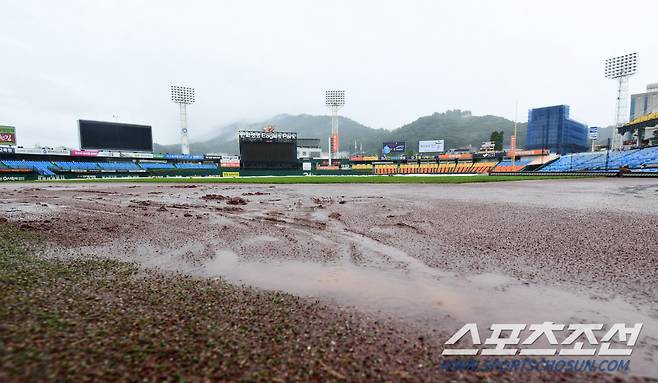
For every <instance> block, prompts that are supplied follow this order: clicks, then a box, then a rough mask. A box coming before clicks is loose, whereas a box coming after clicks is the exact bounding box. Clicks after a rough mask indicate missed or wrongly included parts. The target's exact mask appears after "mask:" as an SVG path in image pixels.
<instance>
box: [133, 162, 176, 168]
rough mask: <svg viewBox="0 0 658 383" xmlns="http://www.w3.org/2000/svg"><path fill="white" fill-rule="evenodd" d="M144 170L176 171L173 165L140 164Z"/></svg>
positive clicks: (158, 163) (157, 163)
mask: <svg viewBox="0 0 658 383" xmlns="http://www.w3.org/2000/svg"><path fill="white" fill-rule="evenodd" d="M139 166H141V167H142V169H147V170H148V169H176V167H174V165H173V164H169V163H160V162H140V163H139Z"/></svg>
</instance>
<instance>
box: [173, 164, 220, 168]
mask: <svg viewBox="0 0 658 383" xmlns="http://www.w3.org/2000/svg"><path fill="white" fill-rule="evenodd" d="M175 166H176V168H177V169H217V165H215V164H193V163H181V164H176V165H175Z"/></svg>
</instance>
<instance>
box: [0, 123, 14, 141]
mask: <svg viewBox="0 0 658 383" xmlns="http://www.w3.org/2000/svg"><path fill="white" fill-rule="evenodd" d="M0 145H6V146H11V145H16V128H14V127H13V126H4V125H0Z"/></svg>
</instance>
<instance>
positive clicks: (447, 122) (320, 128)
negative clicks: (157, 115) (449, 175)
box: [154, 109, 527, 154]
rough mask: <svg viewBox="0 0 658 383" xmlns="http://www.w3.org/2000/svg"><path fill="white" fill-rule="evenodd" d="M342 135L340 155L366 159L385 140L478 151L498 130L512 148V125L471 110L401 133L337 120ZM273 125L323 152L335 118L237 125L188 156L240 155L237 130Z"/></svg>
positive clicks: (426, 119)
mask: <svg viewBox="0 0 658 383" xmlns="http://www.w3.org/2000/svg"><path fill="white" fill-rule="evenodd" d="M338 118H339V122H338V132H339V135H340V150H341V151H348V152H355V150H354V145H355V141H356V143H357V147H358V148H359V149H360V148H361V147H363V151H364V152H365V153H367V154H380V153H381V149H382V143H383V142H387V141H406V142H407V151H412V152H416V151H417V150H418V141H419V140H434V139H436V140H445V147H446V149H448V148H462V147H467V146H469V145H470V146H472V147H474V148H476V149H477V148H479V147H480V145H481V144H482V142H483V141H489V138H490V136H491V133H493V132H494V131H503V132H504V143H505V145H506V146H507V145H509V140H510V135H511V134H512V132H513V130H514V123H513V122H512V121H510V120H508V119H506V118H503V117H498V116H491V115H486V116H474V115H472V113H471V112H469V111H462V110H459V109H456V110H448V111H446V112H443V113H434V114H432V115H429V116H423V117H420V118H418V119H417V120H415V121H413V122H410V123H408V124H405V125H403V126H401V127H399V128H397V129H393V130H386V129H373V128H370V127H367V126H365V125H363V124H360V123H358V122H356V121H354V120H352V119H349V118H347V117H338ZM268 124H271V125H274V127H275V129H276V130H277V131H281V132H297V137H298V138H320V142H321V146H322V150H323V151H326V150H327V146H328V142H327V141H328V140H327V137H329V135H330V133H331V116H312V115H308V114H300V115H289V114H280V115H277V116H275V117H273V118H270V119H268V120H267V121H261V122H256V123H234V124H231V125H228V126H225V127H223V128H221V129H219V130H218V132H217V135H216V136H215V137H213V138H211V139H209V140H205V141H199V142H192V143H191V144H190V151H191V152H193V153H226V154H237V153H238V152H239V148H238V140H237V132H238V130H258V131H260V130H261V129H262V128H263V127H264V126H265V125H268ZM526 128H527V123H519V124H518V126H517V136H518V143H519V144H518V146H519V147H522V146H523V145H524V144H525V135H526ZM154 146H155V148H154V149H155V151H156V152H161V153H180V145H178V144H175V145H159V144H157V143H156V144H155V145H154Z"/></svg>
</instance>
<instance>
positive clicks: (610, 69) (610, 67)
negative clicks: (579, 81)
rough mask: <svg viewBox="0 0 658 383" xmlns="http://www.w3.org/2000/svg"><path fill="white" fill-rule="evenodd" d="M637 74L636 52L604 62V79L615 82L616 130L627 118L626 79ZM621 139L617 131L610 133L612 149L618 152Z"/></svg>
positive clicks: (621, 143) (621, 144)
mask: <svg viewBox="0 0 658 383" xmlns="http://www.w3.org/2000/svg"><path fill="white" fill-rule="evenodd" d="M635 73H637V52H633V53H629V54H626V55H623V56H617V57H613V58H609V59H607V60H605V69H604V75H605V78H609V79H613V80H617V105H616V111H615V115H616V118H615V125H616V127H617V128H619V127H620V126H622V125H623V124H624V123H625V122H626V117H627V116H628V79H629V77H630V76H632V75H634V74H635ZM623 141H624V139H623V137H622V135H621V134H619V131H613V133H612V149H613V150H620V149H621V147H622V146H623Z"/></svg>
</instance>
